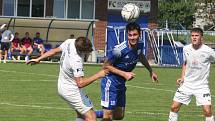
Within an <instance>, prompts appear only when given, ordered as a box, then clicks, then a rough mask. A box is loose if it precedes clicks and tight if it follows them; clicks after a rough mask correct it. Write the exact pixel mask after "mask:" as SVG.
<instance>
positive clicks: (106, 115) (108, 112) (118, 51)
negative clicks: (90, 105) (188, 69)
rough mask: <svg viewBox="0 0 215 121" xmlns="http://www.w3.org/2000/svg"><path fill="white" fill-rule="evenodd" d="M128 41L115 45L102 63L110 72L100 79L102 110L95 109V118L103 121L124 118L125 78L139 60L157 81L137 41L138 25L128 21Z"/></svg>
mask: <svg viewBox="0 0 215 121" xmlns="http://www.w3.org/2000/svg"><path fill="white" fill-rule="evenodd" d="M126 32H127V35H128V41H125V42H122V43H121V44H119V45H116V46H115V47H114V49H113V50H112V52H111V54H109V56H108V58H107V60H106V61H105V63H104V68H107V69H109V71H110V73H109V74H108V75H107V76H105V77H104V78H102V80H101V106H102V107H103V110H100V111H96V115H97V118H103V119H102V120H103V121H112V120H122V119H123V118H124V111H125V103H126V96H125V93H126V86H125V83H126V81H127V80H131V79H132V78H133V77H134V76H135V74H134V73H133V72H132V70H133V69H134V68H135V66H136V64H137V62H138V61H140V62H141V63H142V64H143V65H144V66H145V67H146V69H147V70H148V71H149V73H150V76H151V78H152V80H153V81H155V82H157V75H156V74H155V73H154V72H153V71H152V68H151V67H150V65H149V63H148V61H147V59H146V57H145V55H144V54H143V43H141V42H140V41H139V38H140V32H141V29H140V26H139V25H138V24H137V23H135V22H132V23H129V24H127V26H126Z"/></svg>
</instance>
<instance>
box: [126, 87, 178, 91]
mask: <svg viewBox="0 0 215 121" xmlns="http://www.w3.org/2000/svg"><path fill="white" fill-rule="evenodd" d="M126 86H127V87H135V88H140V89H151V90H161V91H166V92H175V91H173V90H167V89H158V88H150V87H142V86H134V85H126Z"/></svg>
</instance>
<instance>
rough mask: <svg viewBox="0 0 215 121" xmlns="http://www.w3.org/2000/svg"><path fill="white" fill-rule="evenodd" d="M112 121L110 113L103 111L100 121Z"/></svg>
mask: <svg viewBox="0 0 215 121" xmlns="http://www.w3.org/2000/svg"><path fill="white" fill-rule="evenodd" d="M112 119H113V113H112V111H105V112H104V115H103V119H102V121H112Z"/></svg>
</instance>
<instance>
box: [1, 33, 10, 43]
mask: <svg viewBox="0 0 215 121" xmlns="http://www.w3.org/2000/svg"><path fill="white" fill-rule="evenodd" d="M11 35H12V32H11V31H10V30H5V31H4V32H3V33H2V39H1V42H10V39H11Z"/></svg>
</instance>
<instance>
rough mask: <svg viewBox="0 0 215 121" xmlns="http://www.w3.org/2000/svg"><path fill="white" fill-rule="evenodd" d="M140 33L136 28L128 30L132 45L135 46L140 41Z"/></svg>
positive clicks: (129, 40)
mask: <svg viewBox="0 0 215 121" xmlns="http://www.w3.org/2000/svg"><path fill="white" fill-rule="evenodd" d="M139 37H140V34H139V32H138V31H137V30H136V29H135V30H131V31H128V42H129V44H130V45H131V46H135V45H136V44H137V42H138V41H139Z"/></svg>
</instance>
